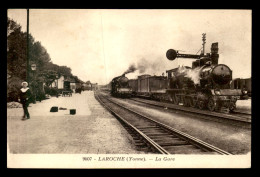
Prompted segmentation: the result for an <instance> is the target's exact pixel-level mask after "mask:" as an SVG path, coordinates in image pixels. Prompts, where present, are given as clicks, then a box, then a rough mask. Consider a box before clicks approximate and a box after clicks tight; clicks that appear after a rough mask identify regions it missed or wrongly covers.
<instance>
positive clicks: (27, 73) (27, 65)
mask: <svg viewBox="0 0 260 177" xmlns="http://www.w3.org/2000/svg"><path fill="white" fill-rule="evenodd" d="M26 31H27V36H26V37H27V50H26V52H27V64H26V67H27V72H26V80H27V82H28V84H29V71H30V63H29V9H27V30H26Z"/></svg>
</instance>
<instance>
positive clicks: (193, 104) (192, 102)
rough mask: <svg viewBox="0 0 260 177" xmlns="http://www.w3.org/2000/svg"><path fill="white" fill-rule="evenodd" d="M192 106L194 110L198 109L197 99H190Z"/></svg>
mask: <svg viewBox="0 0 260 177" xmlns="http://www.w3.org/2000/svg"><path fill="white" fill-rule="evenodd" d="M190 106H191V107H193V108H195V107H196V100H195V98H191V99H190Z"/></svg>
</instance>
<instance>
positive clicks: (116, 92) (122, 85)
mask: <svg viewBox="0 0 260 177" xmlns="http://www.w3.org/2000/svg"><path fill="white" fill-rule="evenodd" d="M131 94H132V88H131V87H129V82H128V78H127V77H125V74H123V75H121V76H118V77H115V78H114V79H112V81H111V95H112V96H115V97H130V96H131Z"/></svg>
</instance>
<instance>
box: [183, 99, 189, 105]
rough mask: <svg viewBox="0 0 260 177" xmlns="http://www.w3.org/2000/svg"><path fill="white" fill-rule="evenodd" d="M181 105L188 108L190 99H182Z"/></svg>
mask: <svg viewBox="0 0 260 177" xmlns="http://www.w3.org/2000/svg"><path fill="white" fill-rule="evenodd" d="M183 105H184V106H187V107H189V106H190V99H189V98H185V97H184V98H183Z"/></svg>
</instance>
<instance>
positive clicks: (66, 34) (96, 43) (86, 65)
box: [8, 9, 252, 85]
mask: <svg viewBox="0 0 260 177" xmlns="http://www.w3.org/2000/svg"><path fill="white" fill-rule="evenodd" d="M251 14H252V12H251V11H250V10H174V9H167V10H165V9H163V10H159V9H158V10H147V9H146V10H145V9H138V10H137V9H135V10H130V9H125V10H122V9H113V10H111V9H30V16H29V18H30V23H29V32H30V33H31V35H32V36H33V37H34V39H35V41H40V42H41V44H42V46H44V47H45V48H46V49H47V52H48V53H49V55H50V57H51V61H52V62H53V63H55V64H58V65H60V66H68V67H70V68H71V69H72V74H73V75H76V76H78V77H79V78H80V79H81V80H83V81H88V80H90V81H91V82H92V83H98V84H100V85H103V84H107V83H109V82H110V81H111V80H112V79H113V78H114V77H116V76H119V75H121V74H123V73H124V72H125V71H126V70H127V69H128V67H129V66H130V65H132V64H135V65H137V66H138V65H139V64H140V63H141V64H143V65H144V64H145V66H146V67H147V68H146V69H145V72H144V73H141V74H151V75H161V74H162V73H165V71H166V70H169V69H173V68H176V67H177V66H179V65H185V66H191V63H192V61H194V60H193V59H181V58H179V59H176V60H174V61H170V60H168V59H167V58H166V52H167V50H168V49H176V50H179V51H180V53H186V54H196V53H197V52H198V51H199V49H201V47H202V33H206V45H205V52H206V53H209V52H210V47H211V43H213V42H218V47H219V55H220V57H219V64H226V65H228V66H229V67H230V68H231V70H232V71H233V78H248V77H251V60H252V58H251V38H252V33H251V29H252V17H251ZM8 17H9V18H11V19H13V20H14V21H16V22H17V23H18V24H20V25H21V26H22V31H24V32H25V31H26V10H25V9H9V10H8ZM138 75H140V72H139V71H138V70H137V71H136V72H134V73H130V74H127V77H128V78H129V79H132V78H136V77H137V76H138Z"/></svg>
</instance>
